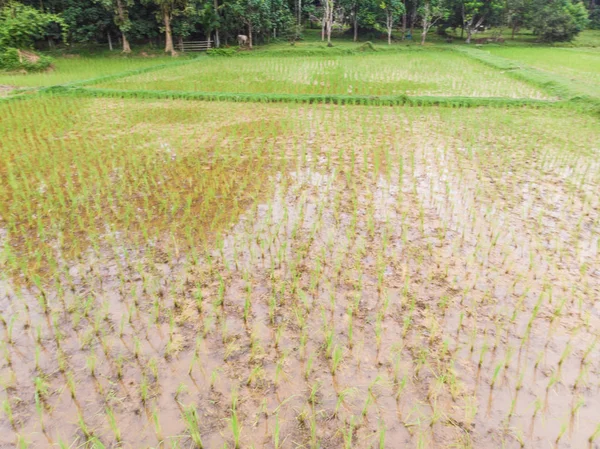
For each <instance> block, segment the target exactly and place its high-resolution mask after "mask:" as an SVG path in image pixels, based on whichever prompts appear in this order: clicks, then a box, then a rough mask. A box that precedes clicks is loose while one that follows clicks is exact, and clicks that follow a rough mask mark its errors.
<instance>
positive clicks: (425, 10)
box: [421, 1, 430, 45]
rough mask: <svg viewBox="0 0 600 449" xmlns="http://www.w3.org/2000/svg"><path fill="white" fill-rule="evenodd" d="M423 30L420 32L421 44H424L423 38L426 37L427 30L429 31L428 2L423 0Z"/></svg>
mask: <svg viewBox="0 0 600 449" xmlns="http://www.w3.org/2000/svg"><path fill="white" fill-rule="evenodd" d="M422 16H423V31H422V32H421V45H425V39H426V38H427V31H429V26H430V25H429V2H428V1H425V4H424V5H423V12H422Z"/></svg>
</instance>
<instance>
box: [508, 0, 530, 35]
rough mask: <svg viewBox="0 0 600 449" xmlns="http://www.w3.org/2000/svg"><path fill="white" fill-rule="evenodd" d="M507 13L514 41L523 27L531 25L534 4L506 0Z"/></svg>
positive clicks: (527, 0) (528, 1) (525, 0)
mask: <svg viewBox="0 0 600 449" xmlns="http://www.w3.org/2000/svg"><path fill="white" fill-rule="evenodd" d="M505 13H506V23H507V24H508V26H510V28H511V37H512V39H514V38H515V34H516V33H517V31H518V30H519V29H520V28H521V27H527V26H529V25H530V24H531V19H532V17H531V16H532V2H531V0H506V6H505Z"/></svg>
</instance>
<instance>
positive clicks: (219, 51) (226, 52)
mask: <svg viewBox="0 0 600 449" xmlns="http://www.w3.org/2000/svg"><path fill="white" fill-rule="evenodd" d="M237 53H238V51H237V49H236V48H227V47H222V48H211V49H209V50H208V51H207V52H206V54H207V55H208V56H228V57H231V56H235V55H236V54H237Z"/></svg>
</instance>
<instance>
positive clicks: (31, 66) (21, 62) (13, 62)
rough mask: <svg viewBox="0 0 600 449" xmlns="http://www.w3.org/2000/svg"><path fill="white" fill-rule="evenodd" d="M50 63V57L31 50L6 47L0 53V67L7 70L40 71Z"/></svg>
mask: <svg viewBox="0 0 600 449" xmlns="http://www.w3.org/2000/svg"><path fill="white" fill-rule="evenodd" d="M51 65H52V58H50V57H48V56H43V55H39V54H37V53H35V52H32V51H29V50H28V51H24V50H18V49H16V48H7V49H6V50H4V51H3V52H1V53H0V69H2V70H8V71H18V70H24V71H26V72H41V71H43V70H46V69H48V68H49V67H50V66H51Z"/></svg>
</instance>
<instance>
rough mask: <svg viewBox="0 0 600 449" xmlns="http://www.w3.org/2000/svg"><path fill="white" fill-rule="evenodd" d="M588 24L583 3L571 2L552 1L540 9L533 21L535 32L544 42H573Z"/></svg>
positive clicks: (562, 0) (564, 0) (569, 0)
mask: <svg viewBox="0 0 600 449" xmlns="http://www.w3.org/2000/svg"><path fill="white" fill-rule="evenodd" d="M587 24H588V13H587V10H586V8H585V6H584V5H583V3H573V2H572V1H571V0H559V1H552V2H550V3H548V4H546V5H545V6H544V7H542V8H541V9H540V11H539V12H538V13H537V14H536V16H535V18H534V19H533V24H532V25H533V32H534V33H535V34H537V35H538V36H539V37H540V40H541V41H543V42H566V41H571V40H573V38H574V37H575V36H577V35H578V34H579V33H580V32H581V31H583V30H584V29H585V27H586V26H587Z"/></svg>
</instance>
